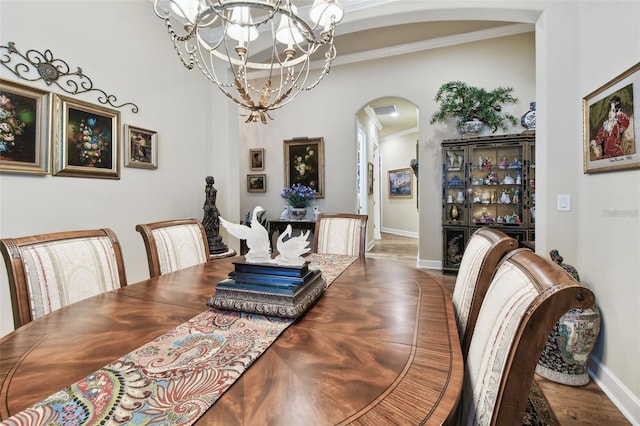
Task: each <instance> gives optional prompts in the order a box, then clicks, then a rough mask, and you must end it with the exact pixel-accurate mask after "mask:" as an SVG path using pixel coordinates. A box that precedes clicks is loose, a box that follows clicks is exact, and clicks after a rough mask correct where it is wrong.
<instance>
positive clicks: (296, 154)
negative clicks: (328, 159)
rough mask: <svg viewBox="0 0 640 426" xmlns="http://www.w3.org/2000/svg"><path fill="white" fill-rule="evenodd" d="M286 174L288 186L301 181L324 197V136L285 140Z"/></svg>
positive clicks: (320, 196) (319, 196) (317, 196)
mask: <svg viewBox="0 0 640 426" xmlns="http://www.w3.org/2000/svg"><path fill="white" fill-rule="evenodd" d="M284 176H285V183H284V184H285V186H286V187H290V186H291V185H293V184H295V183H299V184H302V185H305V186H308V187H309V188H312V189H315V191H316V194H317V195H316V198H324V138H321V137H319V138H296V139H292V140H286V141H284Z"/></svg>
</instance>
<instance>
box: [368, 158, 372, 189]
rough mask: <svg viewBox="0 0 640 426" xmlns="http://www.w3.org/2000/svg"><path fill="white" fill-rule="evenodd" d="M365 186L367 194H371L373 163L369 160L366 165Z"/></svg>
mask: <svg viewBox="0 0 640 426" xmlns="http://www.w3.org/2000/svg"><path fill="white" fill-rule="evenodd" d="M367 188H368V190H367V192H368V193H369V195H373V163H371V162H369V164H368V165H367Z"/></svg>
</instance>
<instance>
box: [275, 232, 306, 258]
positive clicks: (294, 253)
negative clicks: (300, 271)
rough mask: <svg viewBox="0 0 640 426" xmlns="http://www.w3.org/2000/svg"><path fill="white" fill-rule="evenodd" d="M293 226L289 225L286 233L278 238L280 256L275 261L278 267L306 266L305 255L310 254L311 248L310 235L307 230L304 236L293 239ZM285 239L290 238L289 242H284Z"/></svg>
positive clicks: (277, 245)
mask: <svg viewBox="0 0 640 426" xmlns="http://www.w3.org/2000/svg"><path fill="white" fill-rule="evenodd" d="M291 232H292V229H291V225H287V228H286V229H285V231H284V232H283V233H282V234H281V235H280V236H279V237H278V241H277V243H276V247H277V248H278V253H279V254H278V255H277V256H276V258H275V259H274V261H275V262H276V263H277V264H278V265H286V266H301V265H304V262H305V260H304V258H303V257H302V255H303V254H305V253H308V252H309V251H310V250H311V249H310V248H309V239H308V238H309V233H310V232H311V231H310V230H307V232H305V233H304V234H301V235H298V236H297V237H291ZM285 237H290V238H289V239H288V240H286V241H285V240H284V238H285Z"/></svg>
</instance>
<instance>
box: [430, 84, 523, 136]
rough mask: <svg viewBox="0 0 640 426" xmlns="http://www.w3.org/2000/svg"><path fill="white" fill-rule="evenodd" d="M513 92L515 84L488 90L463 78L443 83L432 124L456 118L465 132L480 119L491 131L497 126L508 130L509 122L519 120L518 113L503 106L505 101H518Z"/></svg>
mask: <svg viewBox="0 0 640 426" xmlns="http://www.w3.org/2000/svg"><path fill="white" fill-rule="evenodd" d="M512 92H513V88H512V87H497V88H496V89H493V90H491V91H487V90H485V89H483V88H479V87H474V86H470V85H468V84H467V83H464V82H462V81H450V82H448V83H444V84H443V85H442V86H440V88H439V89H438V92H437V93H436V97H435V98H434V100H435V101H436V102H438V103H439V104H440V109H439V110H438V111H436V112H435V114H434V115H433V117H432V118H431V124H433V123H436V122H444V121H446V120H447V119H448V118H455V119H456V128H457V129H458V130H459V131H460V133H463V134H464V133H466V131H465V130H466V128H468V127H469V126H473V123H474V122H475V124H477V122H478V121H480V122H482V123H484V124H485V125H486V126H487V127H488V128H489V129H490V130H491V133H495V132H496V131H497V130H498V129H502V130H504V131H507V130H509V124H511V125H512V126H515V125H517V124H518V119H517V118H516V117H515V116H513V115H512V114H509V113H506V112H503V110H502V109H503V107H504V105H508V104H515V103H517V102H518V98H516V97H515V96H513V95H512ZM467 123H469V124H467ZM479 129H480V128H479V127H477V128H476V129H474V130H472V132H473V133H476V132H477V131H478V130H479Z"/></svg>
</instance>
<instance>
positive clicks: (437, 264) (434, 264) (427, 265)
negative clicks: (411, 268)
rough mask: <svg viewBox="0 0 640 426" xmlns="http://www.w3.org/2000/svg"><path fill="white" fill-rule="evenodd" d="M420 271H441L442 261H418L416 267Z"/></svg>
mask: <svg viewBox="0 0 640 426" xmlns="http://www.w3.org/2000/svg"><path fill="white" fill-rule="evenodd" d="M416 266H417V267H418V268H420V269H438V270H440V271H441V270H442V261H441V260H425V259H418V263H417V265H416Z"/></svg>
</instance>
